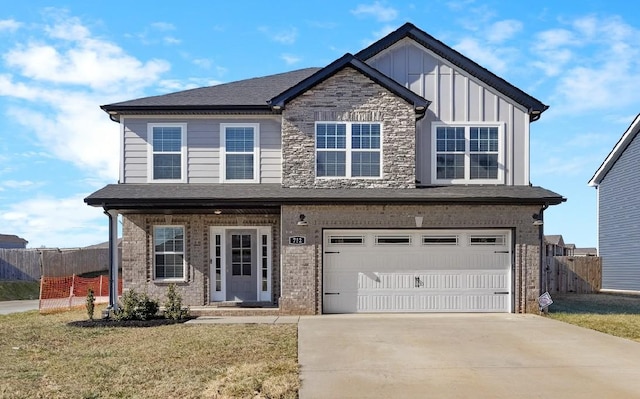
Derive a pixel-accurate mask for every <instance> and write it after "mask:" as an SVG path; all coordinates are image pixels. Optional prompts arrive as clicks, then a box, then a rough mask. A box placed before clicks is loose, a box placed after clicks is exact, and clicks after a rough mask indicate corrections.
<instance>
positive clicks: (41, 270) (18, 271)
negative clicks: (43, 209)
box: [0, 248, 121, 280]
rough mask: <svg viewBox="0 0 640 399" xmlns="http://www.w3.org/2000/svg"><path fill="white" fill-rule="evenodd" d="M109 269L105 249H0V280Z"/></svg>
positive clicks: (27, 278) (56, 275) (32, 278)
mask: <svg viewBox="0 0 640 399" xmlns="http://www.w3.org/2000/svg"><path fill="white" fill-rule="evenodd" d="M118 258H119V259H118V260H119V262H120V259H121V257H120V256H119V257H118ZM108 268H109V249H108V248H76V249H58V248H39V249H0V280H39V279H40V276H47V277H63V276H72V275H74V274H76V275H78V274H83V273H89V272H97V271H102V270H107V269H108Z"/></svg>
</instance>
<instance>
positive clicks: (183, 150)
mask: <svg viewBox="0 0 640 399" xmlns="http://www.w3.org/2000/svg"><path fill="white" fill-rule="evenodd" d="M154 127H179V128H180V131H181V135H180V140H181V142H180V152H161V153H160V152H159V153H158V154H180V179H154V178H153V167H154V165H153V155H154V154H155V152H154V151H153V128H154ZM147 159H148V162H147V166H148V169H147V181H148V182H150V183H184V182H186V181H187V124H186V123H148V124H147Z"/></svg>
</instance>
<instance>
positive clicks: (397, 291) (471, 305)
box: [323, 230, 512, 313]
mask: <svg viewBox="0 0 640 399" xmlns="http://www.w3.org/2000/svg"><path fill="white" fill-rule="evenodd" d="M335 232H340V231H337V230H334V231H327V232H325V248H324V251H325V257H324V259H323V262H324V269H323V284H324V287H323V291H324V292H325V293H339V294H340V295H335V296H332V295H330V296H327V295H325V296H324V303H323V310H324V312H326V313H351V312H507V311H509V310H510V307H511V285H512V283H511V259H512V257H511V253H510V232H509V231H506V230H496V231H491V230H484V231H482V232H478V231H473V230H469V231H462V230H456V231H453V230H452V231H447V232H444V233H442V232H439V234H442V235H444V234H450V235H452V234H453V235H455V236H456V237H457V241H456V245H424V242H425V240H423V237H425V236H433V235H434V234H435V233H433V231H428V230H414V231H407V230H401V231H393V230H380V231H366V230H350V231H348V232H347V233H342V234H344V235H346V234H353V235H356V234H357V235H359V236H360V237H362V245H358V246H353V245H352V246H347V245H339V244H335V242H337V240H333V241H334V243H333V244H331V243H330V240H328V239H327V238H329V237H330V235H331V234H332V233H335ZM380 236H382V237H385V239H386V240H387V242H386V243H385V244H384V245H378V244H377V241H376V239H378V238H379V237H380ZM399 236H404V237H407V236H410V237H411V240H410V242H411V245H406V240H405V243H403V244H402V245H393V243H392V242H393V237H399ZM478 236H480V237H481V239H480V240H478V238H477V237H478ZM389 237H391V239H389ZM472 237H475V241H473V240H472ZM493 237H497V238H496V239H493ZM492 239H493V241H492ZM378 241H379V240H378ZM432 241H433V240H431V241H430V242H432ZM327 252H328V253H327Z"/></svg>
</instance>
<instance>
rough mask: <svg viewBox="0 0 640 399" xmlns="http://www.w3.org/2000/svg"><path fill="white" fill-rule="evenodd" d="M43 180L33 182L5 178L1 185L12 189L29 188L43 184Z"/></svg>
mask: <svg viewBox="0 0 640 399" xmlns="http://www.w3.org/2000/svg"><path fill="white" fill-rule="evenodd" d="M43 184H44V183H43V182H39V183H36V182H32V181H31V180H5V181H3V182H1V185H2V186H4V187H6V188H12V189H28V188H34V187H38V186H41V185H43Z"/></svg>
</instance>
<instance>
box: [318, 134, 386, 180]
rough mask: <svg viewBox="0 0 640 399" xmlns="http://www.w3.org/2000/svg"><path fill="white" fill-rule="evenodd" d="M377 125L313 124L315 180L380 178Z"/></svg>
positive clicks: (379, 145) (379, 136)
mask: <svg viewBox="0 0 640 399" xmlns="http://www.w3.org/2000/svg"><path fill="white" fill-rule="evenodd" d="M381 152H382V151H381V127H380V123H352V122H321V123H317V124H316V176H317V177H346V178H350V177H365V178H376V177H377V178H379V177H381V170H382V168H381V158H382V157H381Z"/></svg>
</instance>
